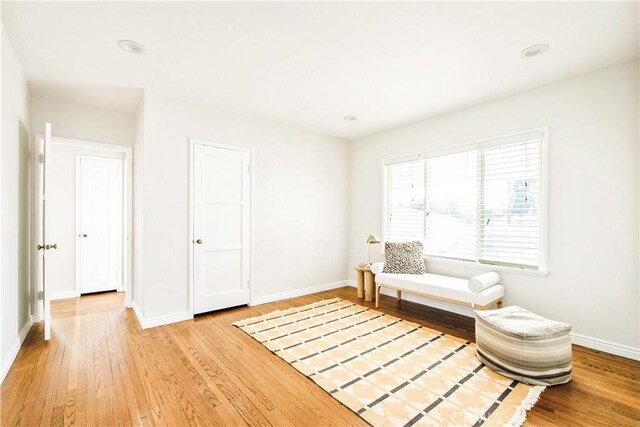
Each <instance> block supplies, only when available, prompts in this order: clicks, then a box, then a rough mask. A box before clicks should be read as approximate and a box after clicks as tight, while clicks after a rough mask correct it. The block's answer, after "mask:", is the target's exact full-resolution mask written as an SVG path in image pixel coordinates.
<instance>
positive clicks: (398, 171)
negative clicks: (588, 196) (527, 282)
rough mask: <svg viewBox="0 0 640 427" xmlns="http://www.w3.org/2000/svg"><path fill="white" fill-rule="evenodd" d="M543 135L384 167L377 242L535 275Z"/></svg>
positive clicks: (538, 253) (527, 135)
mask: <svg viewBox="0 0 640 427" xmlns="http://www.w3.org/2000/svg"><path fill="white" fill-rule="evenodd" d="M543 140H544V132H543V131H535V132H527V133H523V134H520V135H517V136H515V137H509V138H503V139H496V140H491V141H484V142H482V143H478V144H474V145H468V146H466V151H460V152H455V153H452V154H446V155H440V156H432V157H426V156H424V157H423V158H420V157H416V158H413V159H409V160H406V161H402V162H395V163H391V162H390V163H388V164H386V165H385V168H384V169H385V183H386V189H385V212H384V215H385V217H384V237H385V240H386V241H409V240H421V241H423V242H424V247H425V254H426V255H429V256H434V257H443V258H453V259H460V260H467V261H475V262H480V263H487V264H497V265H505V266H515V267H520V268H527V269H539V268H540V266H541V262H542V249H543V248H542V242H541V236H542V210H541V208H542V206H541V200H542V194H541V188H542V186H541V177H542V144H543Z"/></svg>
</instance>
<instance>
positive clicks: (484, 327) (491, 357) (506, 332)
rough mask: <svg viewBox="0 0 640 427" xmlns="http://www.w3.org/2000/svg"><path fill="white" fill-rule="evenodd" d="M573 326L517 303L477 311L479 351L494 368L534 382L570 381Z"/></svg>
mask: <svg viewBox="0 0 640 427" xmlns="http://www.w3.org/2000/svg"><path fill="white" fill-rule="evenodd" d="M570 331H571V326H570V325H568V324H566V323H561V322H556V321H553V320H549V319H545V318H544V317H542V316H538V315H537V314H534V313H531V312H530V311H527V310H525V309H523V308H520V307H517V306H510V307H505V308H501V309H498V310H486V311H476V344H477V349H476V355H477V356H478V359H480V361H481V362H482V363H484V364H485V365H487V366H488V367H489V368H491V369H493V370H494V371H496V372H498V373H500V374H502V375H504V376H506V377H509V378H513V379H514V380H518V381H520V382H523V383H526V384H533V385H545V386H546V385H557V384H564V383H567V382H569V381H571V338H570V337H569V332H570Z"/></svg>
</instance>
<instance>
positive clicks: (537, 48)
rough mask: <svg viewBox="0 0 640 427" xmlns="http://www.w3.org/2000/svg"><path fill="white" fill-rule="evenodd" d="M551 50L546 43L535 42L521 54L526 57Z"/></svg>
mask: <svg viewBox="0 0 640 427" xmlns="http://www.w3.org/2000/svg"><path fill="white" fill-rule="evenodd" d="M548 50H549V45H548V44H546V43H540V44H534V45H533V46H529V47H528V48H526V49H525V50H523V51H522V52H520V55H522V56H524V57H525V58H531V57H532V56H538V55H541V54H543V53H545V52H546V51H548Z"/></svg>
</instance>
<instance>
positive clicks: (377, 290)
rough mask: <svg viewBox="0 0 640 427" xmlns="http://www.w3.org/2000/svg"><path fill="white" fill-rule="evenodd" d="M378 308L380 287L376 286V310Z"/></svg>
mask: <svg viewBox="0 0 640 427" xmlns="http://www.w3.org/2000/svg"><path fill="white" fill-rule="evenodd" d="M378 307H380V285H376V308H378Z"/></svg>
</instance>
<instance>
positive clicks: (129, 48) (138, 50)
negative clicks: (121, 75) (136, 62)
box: [118, 40, 147, 55]
mask: <svg viewBox="0 0 640 427" xmlns="http://www.w3.org/2000/svg"><path fill="white" fill-rule="evenodd" d="M118 47H120V49H122V50H124V51H125V52H129V53H133V54H135V55H144V54H145V53H146V52H147V48H146V47H144V46H142V45H141V44H140V43H138V42H134V41H133V40H118Z"/></svg>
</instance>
